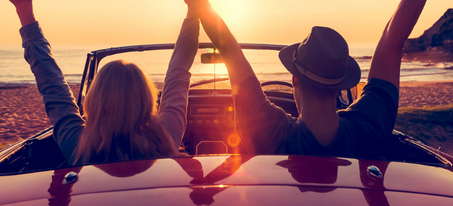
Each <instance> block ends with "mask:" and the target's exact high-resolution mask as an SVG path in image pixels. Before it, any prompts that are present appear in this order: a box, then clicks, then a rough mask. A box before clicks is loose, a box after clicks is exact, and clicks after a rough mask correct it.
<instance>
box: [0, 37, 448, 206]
mask: <svg viewBox="0 0 453 206" xmlns="http://www.w3.org/2000/svg"><path fill="white" fill-rule="evenodd" d="M199 47H200V48H201V49H208V50H209V49H210V50H211V51H212V52H211V53H215V48H214V46H213V45H212V44H210V43H200V44H199ZM241 47H242V48H243V49H254V50H270V51H278V50H280V49H281V48H283V47H284V45H265V44H241ZM173 48H174V44H159V45H139V46H129V47H117V48H109V49H103V50H96V51H93V52H91V53H89V54H88V56H87V60H86V65H85V69H84V72H83V75H82V81H81V85H80V92H79V95H78V98H77V99H78V101H77V104H78V105H79V107H82V102H83V99H84V94H86V91H87V90H88V89H89V87H90V84H91V81H92V80H93V78H94V76H95V75H96V72H97V69H98V68H99V65H100V62H101V60H102V59H104V57H107V56H112V55H117V54H123V53H128V52H143V51H154V50H171V49H173ZM200 53H201V52H200ZM200 56H206V55H203V54H201V55H200ZM207 56H210V55H207ZM211 56H212V55H211ZM214 56H215V55H214ZM212 62H217V61H212ZM208 63H209V61H208ZM225 80H227V79H226V78H219V79H214V80H210V79H209V80H204V81H201V83H200V82H198V83H195V84H192V85H195V86H197V85H198V86H199V85H204V84H206V83H209V84H211V83H212V84H215V83H216V82H219V81H225ZM268 84H270V85H277V87H287V86H291V85H290V84H288V83H287V82H286V83H285V82H282V81H267V82H263V84H262V85H263V86H267V85H268ZM265 93H266V94H267V96H268V99H269V100H270V101H271V102H273V103H274V104H276V105H278V106H280V107H281V108H283V109H284V110H285V111H287V112H288V113H290V114H291V115H293V116H297V115H298V114H297V109H296V106H295V103H294V99H293V96H292V94H291V92H282V89H281V88H277V89H268V90H266V91H265ZM357 93H358V92H357V90H356V91H355V92H354V91H353V92H351V91H346V92H345V95H340V96H339V101H338V108H339V109H340V108H344V107H346V106H348V103H349V102H352V98H353V97H354V96H357ZM188 102H189V105H188V114H187V121H188V125H187V129H186V132H185V135H184V138H183V144H182V147H181V150H183V151H184V152H186V153H188V154H189V156H187V157H177V158H150V159H144V160H135V161H126V162H113V163H100V164H89V165H83V166H80V167H69V166H68V165H67V162H66V159H65V158H64V157H63V155H62V153H61V151H60V149H59V147H58V146H57V144H56V143H55V140H54V139H53V136H52V128H48V129H46V130H44V131H41V132H39V133H38V134H36V135H34V136H32V137H29V138H27V139H25V140H23V141H20V142H17V143H15V144H13V145H10V146H9V147H7V148H5V149H3V150H1V151H0V182H1V183H2V185H3V186H2V187H0V205H46V204H49V205H101V204H102V205H145V204H146V205H148V204H155V205H301V204H306V205H327V204H328V205H409V204H410V205H427V204H433V205H453V190H452V189H451V185H453V166H452V162H453V157H452V156H450V155H448V154H445V153H443V152H440V151H437V150H435V149H433V148H431V147H428V146H426V145H424V144H423V143H421V142H419V141H417V140H415V139H413V138H411V137H409V136H406V135H404V134H402V133H399V132H397V131H394V132H393V134H392V137H391V138H389V141H388V142H387V145H386V147H385V151H382V153H380V154H375V159H370V160H364V159H354V158H343V157H313V156H298V155H254V154H247V153H248V150H247V148H246V147H245V146H244V145H242V144H241V141H240V137H238V136H237V135H235V133H234V105H233V100H232V95H231V90H230V89H228V88H222V89H217V88H215V86H214V88H205V87H203V88H202V89H194V88H193V89H191V90H190V91H189V101H188Z"/></svg>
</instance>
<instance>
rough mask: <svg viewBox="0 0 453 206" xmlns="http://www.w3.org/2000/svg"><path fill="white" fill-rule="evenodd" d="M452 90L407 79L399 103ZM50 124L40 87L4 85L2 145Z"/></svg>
mask: <svg viewBox="0 0 453 206" xmlns="http://www.w3.org/2000/svg"><path fill="white" fill-rule="evenodd" d="M71 89H72V91H73V93H74V95H76V96H77V94H78V90H79V86H78V85H71ZM452 91H453V81H450V82H403V83H401V88H400V103H399V104H400V107H419V108H423V107H430V106H445V105H453V94H452V93H453V92H452ZM452 118H453V117H452ZM49 126H51V124H50V122H49V120H48V119H47V116H46V113H45V109H44V104H43V103H42V97H41V95H40V94H39V93H38V90H37V88H36V86H3V87H0V148H1V147H2V145H3V146H4V145H7V144H9V143H12V142H16V141H19V140H21V139H22V138H27V137H29V136H31V135H33V134H35V133H37V132H39V131H41V130H43V129H45V128H47V127H49ZM433 141H434V142H433ZM435 141H437V140H436V139H435V138H431V139H429V140H427V141H424V142H425V143H428V144H429V145H432V146H436V144H435V143H436V142H435ZM431 142H433V144H431ZM448 142H449V143H450V142H452V141H448ZM448 147H450V146H448ZM451 147H452V148H451V149H449V150H448V151H453V143H451Z"/></svg>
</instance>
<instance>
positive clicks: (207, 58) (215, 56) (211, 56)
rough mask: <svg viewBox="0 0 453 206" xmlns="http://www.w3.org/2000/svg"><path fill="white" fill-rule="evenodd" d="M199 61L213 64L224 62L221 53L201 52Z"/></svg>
mask: <svg viewBox="0 0 453 206" xmlns="http://www.w3.org/2000/svg"><path fill="white" fill-rule="evenodd" d="M201 63H203V64H215V63H224V61H223V57H222V55H220V54H219V53H203V54H201Z"/></svg>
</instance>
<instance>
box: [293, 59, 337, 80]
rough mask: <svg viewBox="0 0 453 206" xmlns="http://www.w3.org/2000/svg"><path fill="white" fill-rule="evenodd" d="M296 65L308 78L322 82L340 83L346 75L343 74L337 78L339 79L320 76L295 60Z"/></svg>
mask: <svg viewBox="0 0 453 206" xmlns="http://www.w3.org/2000/svg"><path fill="white" fill-rule="evenodd" d="M294 65H295V66H296V69H297V71H298V72H299V73H300V74H301V75H302V76H306V77H307V78H309V79H311V80H313V81H315V82H318V83H321V84H326V85H335V84H339V83H340V82H341V81H343V79H344V76H342V77H340V78H337V79H327V78H324V77H320V76H318V75H316V74H313V73H312V72H310V71H308V70H306V69H304V68H302V67H301V66H300V65H299V64H298V63H297V62H296V61H294Z"/></svg>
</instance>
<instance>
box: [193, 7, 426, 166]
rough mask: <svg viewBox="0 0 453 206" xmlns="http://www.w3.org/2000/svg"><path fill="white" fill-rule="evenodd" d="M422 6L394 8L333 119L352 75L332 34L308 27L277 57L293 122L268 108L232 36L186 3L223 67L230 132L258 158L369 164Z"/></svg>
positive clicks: (392, 115)
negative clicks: (351, 94)
mask: <svg viewBox="0 0 453 206" xmlns="http://www.w3.org/2000/svg"><path fill="white" fill-rule="evenodd" d="M425 2H426V0H402V1H401V2H400V4H399V6H398V8H397V10H396V12H395V13H394V15H393V16H392V18H391V19H390V21H389V23H388V24H387V26H386V27H385V30H384V33H383V35H382V37H381V40H380V41H379V44H378V46H377V48H376V51H375V54H374V56H373V59H372V63H371V68H370V72H369V76H368V83H367V85H366V86H365V87H364V89H363V92H362V96H361V97H360V98H359V99H358V101H356V102H355V103H353V104H352V105H351V106H349V107H348V108H347V109H345V110H341V111H336V101H337V97H338V94H339V92H340V91H341V90H343V89H349V88H352V87H354V86H355V85H357V83H358V82H359V80H360V68H359V66H358V64H357V62H356V61H355V60H354V59H353V58H352V57H350V56H349V51H348V50H349V49H348V45H347V43H346V41H345V40H344V39H343V37H342V36H341V35H340V34H339V33H337V32H336V31H335V30H333V29H331V28H327V27H313V29H312V30H311V33H310V34H309V35H308V36H307V37H306V38H305V40H304V41H303V42H301V43H297V44H293V45H291V46H288V47H286V48H284V49H282V50H281V51H280V54H279V57H280V60H281V62H282V64H283V65H284V66H285V67H286V69H288V71H289V72H290V73H291V74H292V75H293V78H292V83H293V88H294V89H293V94H294V99H295V101H296V105H297V108H298V112H299V117H297V118H294V117H291V116H290V115H288V114H286V113H285V111H283V110H282V109H281V108H279V107H277V106H275V105H273V104H271V103H270V102H269V101H268V100H267V98H266V95H265V94H264V93H263V91H262V89H261V86H260V82H259V81H258V79H257V78H256V76H255V74H254V72H253V70H252V68H251V66H250V64H249V63H248V61H247V59H246V58H245V56H244V54H243V53H242V50H241V48H240V46H239V44H238V43H237V41H236V39H235V38H234V36H233V35H232V34H231V32H230V31H229V30H228V27H227V26H226V24H225V23H224V22H223V21H222V19H221V18H220V16H219V15H218V14H217V13H216V12H215V11H214V10H213V9H212V7H211V5H210V3H209V2H208V1H207V0H198V1H196V0H195V1H190V2H189V4H191V5H192V6H193V7H196V8H198V9H199V10H200V11H201V13H202V15H201V16H200V20H201V23H202V25H203V27H204V29H205V31H206V33H207V35H208V36H209V38H210V39H211V41H212V42H213V44H214V45H215V46H216V48H217V49H218V50H219V52H220V54H221V55H222V56H223V58H224V60H225V64H226V67H227V69H228V73H229V76H230V81H231V86H232V91H233V98H234V102H235V112H236V113H235V118H236V119H235V124H236V125H235V129H236V132H238V133H239V134H240V136H241V138H242V140H243V142H246V143H248V144H250V145H249V146H251V149H252V150H253V151H252V152H253V153H258V154H275V153H277V154H305V155H328V156H345V157H359V158H373V157H375V154H378V153H379V152H380V151H381V150H382V146H383V143H384V142H385V138H386V137H388V136H389V135H390V134H391V132H392V130H393V126H394V123H395V119H396V114H397V110H398V95H399V93H398V87H399V73H400V64H401V53H402V48H403V45H404V42H405V40H406V39H407V38H408V36H409V34H410V33H411V31H412V29H413V27H414V25H415V23H416V22H417V19H418V17H419V15H420V13H421V11H422V10H423V7H424V4H425Z"/></svg>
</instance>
